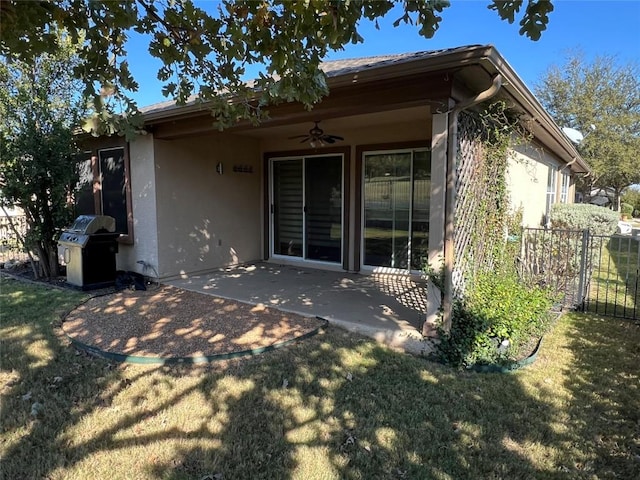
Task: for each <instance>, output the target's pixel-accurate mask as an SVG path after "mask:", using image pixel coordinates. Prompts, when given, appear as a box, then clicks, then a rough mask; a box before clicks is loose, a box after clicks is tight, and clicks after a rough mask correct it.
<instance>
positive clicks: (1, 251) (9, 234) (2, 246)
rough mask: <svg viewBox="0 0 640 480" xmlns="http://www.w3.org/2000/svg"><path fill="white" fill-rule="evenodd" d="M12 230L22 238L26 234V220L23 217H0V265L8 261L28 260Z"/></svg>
mask: <svg viewBox="0 0 640 480" xmlns="http://www.w3.org/2000/svg"><path fill="white" fill-rule="evenodd" d="M12 225H13V227H12ZM14 229H15V230H17V231H18V233H19V234H20V235H22V236H24V235H25V234H26V233H27V218H26V217H25V216H24V215H15V216H11V217H7V216H4V215H3V216H0V263H2V264H4V263H5V262H9V261H26V260H28V258H29V257H28V255H27V253H26V252H25V251H24V249H23V248H22V246H21V245H20V242H19V240H18V236H17V235H16V232H15V230H14Z"/></svg>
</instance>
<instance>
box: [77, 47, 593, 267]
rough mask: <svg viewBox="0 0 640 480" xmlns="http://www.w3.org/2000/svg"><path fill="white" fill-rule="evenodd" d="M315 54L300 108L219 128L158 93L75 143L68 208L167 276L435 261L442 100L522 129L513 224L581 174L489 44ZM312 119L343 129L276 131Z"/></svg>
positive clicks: (444, 231)
mask: <svg viewBox="0 0 640 480" xmlns="http://www.w3.org/2000/svg"><path fill="white" fill-rule="evenodd" d="M322 68H323V70H324V71H325V72H326V73H327V75H328V78H329V79H328V84H329V87H330V89H331V91H330V95H329V96H328V97H327V98H325V99H324V100H323V101H322V102H321V103H319V104H318V105H317V106H316V107H315V108H314V109H313V111H312V112H308V111H306V110H305V109H304V108H303V107H302V106H301V105H299V104H293V103H288V104H287V103H286V104H282V105H278V106H274V107H272V108H271V110H270V113H271V119H270V120H267V121H265V122H264V123H262V124H261V125H260V126H258V127H254V126H251V125H249V124H248V123H245V124H241V125H238V126H236V127H233V128H229V129H228V130H225V131H224V132H220V131H218V130H217V129H216V128H215V127H214V125H213V121H212V118H211V116H210V113H209V112H208V111H207V110H206V108H204V107H202V106H201V105H198V104H195V103H194V104H187V105H185V106H176V105H174V104H172V103H171V102H167V103H163V104H158V105H154V106H151V107H148V108H146V109H143V112H144V117H145V125H146V129H147V132H148V133H147V134H146V135H141V136H139V137H138V138H136V139H135V140H134V141H132V142H130V143H128V144H125V143H124V141H123V140H122V139H120V138H102V139H96V140H94V141H93V142H92V143H91V144H89V145H88V153H87V155H88V157H87V158H88V160H87V163H86V164H85V167H86V170H87V173H88V176H87V177H86V178H87V182H86V189H85V190H84V192H85V195H82V196H81V197H82V198H81V203H82V205H83V209H81V210H83V211H82V212H81V213H88V212H95V213H104V214H109V215H112V216H114V217H115V218H116V220H117V226H118V230H119V231H120V232H121V233H122V235H123V236H122V239H121V240H122V242H121V245H120V249H119V253H118V259H117V260H118V265H119V268H122V269H127V270H138V271H140V270H141V267H140V264H138V263H137V262H139V261H141V262H145V263H146V264H149V265H152V266H153V267H154V269H155V270H156V271H157V273H158V276H159V278H160V279H168V278H171V277H177V276H188V275H192V274H196V273H200V272H205V271H207V270H212V269H216V268H218V267H223V266H227V265H231V264H239V263H243V262H250V261H255V260H260V259H265V260H268V261H274V262H278V263H295V264H300V265H305V266H309V267H317V268H325V269H335V270H345V271H359V272H364V273H367V272H373V271H387V272H402V273H406V272H409V271H419V270H421V269H422V268H423V266H424V261H425V259H427V258H428V259H429V260H430V261H431V262H435V261H436V259H438V258H442V257H443V256H444V258H445V260H446V261H447V262H449V264H450V262H452V258H453V257H452V255H453V242H454V241H456V238H454V237H455V236H456V235H457V232H458V231H461V230H463V229H462V228H461V226H460V225H459V224H456V221H457V220H456V219H457V218H459V216H458V215H457V214H456V211H455V208H456V207H455V205H456V196H455V192H456V190H460V188H461V186H460V185H458V186H457V187H456V172H458V173H459V172H460V169H461V164H462V163H464V158H462V157H461V155H460V154H459V153H460V152H461V151H462V150H463V148H462V147H461V145H462V142H463V141H464V140H465V138H466V137H468V138H467V139H468V140H471V141H472V140H473V138H472V137H471V136H470V135H471V134H470V133H469V132H464V131H462V130H461V129H459V126H460V125H459V121H458V119H459V115H458V113H459V111H460V110H462V109H463V108H473V105H474V104H476V103H478V102H480V101H482V100H489V99H504V100H506V101H507V102H508V103H509V104H510V105H511V106H513V108H515V109H517V110H518V111H520V112H521V113H522V116H523V118H524V119H525V121H526V122H527V124H528V125H529V126H530V128H531V132H532V135H533V138H532V140H531V142H530V144H528V145H523V146H521V147H518V148H517V149H516V151H515V152H514V156H513V157H514V158H513V159H512V160H510V166H509V169H508V172H507V175H508V182H509V184H510V186H511V201H512V205H513V207H514V208H518V207H522V208H523V219H524V223H526V224H527V225H532V226H533V225H541V224H542V223H544V218H545V215H546V214H547V213H548V210H549V208H550V205H551V204H553V203H555V202H571V201H573V198H574V195H575V192H574V177H575V175H576V174H582V173H586V172H588V167H587V165H586V164H585V163H584V161H583V160H582V159H581V158H580V157H579V155H578V152H577V151H576V149H575V147H574V145H573V144H572V143H571V141H570V140H569V139H568V138H567V137H566V136H565V135H564V134H563V133H562V131H561V130H560V128H559V127H558V125H556V124H555V123H554V122H553V120H552V119H551V117H550V116H549V114H548V113H547V112H546V111H545V110H544V109H543V107H542V106H541V105H540V104H539V102H538V101H537V100H536V99H535V98H534V96H533V94H532V93H531V92H530V91H529V90H528V89H527V87H526V86H525V84H524V83H523V82H522V80H521V79H520V78H519V77H518V76H517V75H516V73H515V72H514V71H513V69H512V68H511V67H510V66H509V64H508V63H507V62H506V61H505V60H504V59H503V58H502V56H501V55H500V54H499V53H498V52H497V51H496V49H495V48H494V47H492V46H468V47H460V48H453V49H448V50H440V51H433V52H418V53H407V54H400V55H388V56H378V57H371V58H360V59H353V60H338V61H330V62H327V63H324V64H323V65H322ZM314 121H320V123H319V127H320V128H322V129H323V130H324V132H325V133H327V134H334V135H338V136H340V137H343V138H344V140H343V141H340V140H338V141H336V142H335V143H333V144H327V145H324V146H318V145H317V143H314V146H312V145H310V143H307V142H306V141H304V140H302V143H301V139H300V138H298V139H291V138H290V137H293V136H297V135H300V134H305V133H307V132H308V131H309V130H310V129H311V128H312V127H313V126H314ZM465 136H466V137H465ZM456 161H457V162H458V165H457V167H458V169H457V170H456ZM461 181H462V182H463V183H464V179H463V180H461ZM447 252H448V254H447Z"/></svg>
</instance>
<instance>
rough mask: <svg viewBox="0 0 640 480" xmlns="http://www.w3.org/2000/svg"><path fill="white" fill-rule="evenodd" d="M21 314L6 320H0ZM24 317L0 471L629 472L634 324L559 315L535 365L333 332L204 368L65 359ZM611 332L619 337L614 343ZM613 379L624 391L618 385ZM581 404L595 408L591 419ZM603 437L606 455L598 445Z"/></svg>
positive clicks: (54, 340) (70, 474) (46, 329)
mask: <svg viewBox="0 0 640 480" xmlns="http://www.w3.org/2000/svg"><path fill="white" fill-rule="evenodd" d="M54 297H55V296H54ZM56 298H57V297H56ZM56 298H51V299H49V301H48V303H49V304H50V305H51V311H59V310H60V308H61V307H59V306H58V305H59V304H57V303H56V302H57V301H61V300H60V299H57V300H56ZM62 303H64V302H62ZM13 308H16V309H20V308H22V307H21V306H20V305H13ZM27 321H28V319H27V318H26V317H24V316H22V317H20V319H19V320H15V321H14V319H11V320H10V322H4V321H3V326H2V328H3V332H9V333H11V332H12V331H13V330H12V329H13V328H18V327H19V326H20V325H21V324H23V323H24V322H27ZM31 322H33V323H34V324H33V326H32V327H33V328H32V329H31V330H30V331H28V332H27V333H25V334H23V335H22V337H21V339H16V338H11V339H10V340H9V341H8V342H7V346H3V352H2V359H3V365H2V368H3V370H5V371H9V372H13V373H12V375H13V377H14V380H13V381H12V382H11V385H10V386H8V387H5V389H3V392H2V395H3V404H2V418H3V432H2V435H3V436H5V438H8V441H4V442H3V443H1V444H0V449H2V450H1V451H2V457H3V463H2V469H1V470H0V471H1V472H2V474H3V475H4V478H24V479H29V478H89V477H94V478H100V477H108V478H113V479H118V478H150V479H151V478H164V479H172V480H177V479H198V480H199V479H202V478H206V477H207V476H209V477H210V478H212V479H214V478H224V479H245V478H246V479H260V478H264V479H267V478H268V479H273V478H278V479H293V478H305V479H313V478H336V479H337V478H341V479H357V478H389V479H396V478H397V479H405V478H406V479H409V478H412V479H414V478H419V479H423V478H443V479H444V478H518V479H527V478H530V479H538V478H550V479H555V478H558V479H560V478H567V477H568V476H570V477H571V478H582V477H584V478H589V477H590V476H591V475H605V474H609V472H611V471H613V472H617V473H620V472H622V473H624V474H629V475H630V476H628V477H627V478H633V477H634V474H637V473H640V469H639V467H640V463H638V462H636V463H633V459H632V454H633V453H634V452H632V451H631V450H632V449H633V448H634V447H633V443H632V440H630V439H632V438H633V428H637V427H638V423H637V422H636V420H638V412H639V411H640V408H638V407H639V405H638V387H637V385H638V377H637V375H638V369H637V367H635V366H634V365H633V362H632V359H633V357H635V358H637V356H636V355H633V352H634V351H635V352H636V353H637V345H638V344H640V338H639V337H640V336H639V335H638V334H637V332H634V331H631V330H629V331H626V330H622V331H615V332H609V334H611V338H609V337H608V336H607V331H606V327H604V326H603V325H601V323H600V321H599V320H597V319H594V318H593V317H581V316H577V315H573V316H571V317H570V320H567V321H566V322H561V328H560V330H562V329H563V328H564V329H565V330H567V332H562V331H561V332H560V335H559V336H558V339H556V340H553V338H552V339H550V340H549V341H548V342H546V343H545V349H543V351H542V352H541V354H540V356H539V361H538V363H536V364H534V366H532V367H529V368H528V369H526V370H522V371H519V372H517V373H515V374H510V375H487V374H474V373H470V372H458V371H453V370H451V369H449V368H447V367H444V366H441V365H437V364H433V363H429V362H426V361H424V360H422V359H418V358H413V357H409V356H407V355H404V354H398V353H394V352H392V351H390V350H388V349H386V348H384V347H381V346H378V345H376V344H375V343H372V342H370V341H368V340H362V339H360V338H359V337H357V336H355V335H353V334H349V333H346V332H343V331H341V330H338V329H329V331H328V332H327V333H326V334H324V335H320V336H317V337H313V338H312V339H309V340H307V341H304V342H301V343H298V344H295V345H293V346H291V347H290V348H285V349H282V350H279V351H275V352H270V353H269V354H265V355H261V356H259V357H255V358H250V359H244V360H237V361H230V362H224V363H220V364H216V365H212V366H208V367H195V366H174V367H157V368H153V369H150V368H143V367H131V366H130V367H122V366H120V367H116V368H112V367H111V366H110V365H109V364H108V363H106V362H104V361H102V360H98V359H93V358H88V357H85V356H76V355H75V353H74V351H73V350H72V349H71V348H69V347H68V346H67V345H66V342H64V341H62V340H61V339H60V338H58V337H55V336H54V335H52V334H51V333H50V330H51V329H50V326H49V322H48V321H47V320H42V319H41V321H40V322H39V323H37V322H35V319H32V320H31ZM31 322H29V323H31ZM13 324H16V325H15V327H14V326H12V325H13ZM628 325H629V328H630V327H631V326H632V325H630V324H628ZM13 333H14V334H15V335H17V333H16V332H13ZM566 333H568V334H570V335H571V337H572V339H571V340H570V344H569V345H567V344H566V343H563V342H566V340H567V338H568V337H567V336H566V335H565V334H566ZM620 335H622V336H623V337H625V338H628V340H625V341H623V342H622V343H619V344H616V340H615V339H618V338H619V336H620ZM16 340H19V341H16ZM634 341H635V343H634ZM39 342H44V344H43V345H42V346H43V347H45V346H46V348H47V349H48V350H49V351H51V355H50V356H49V357H48V358H47V359H46V360H43V359H41V358H39V357H38V356H37V355H35V356H34V355H32V354H31V353H30V352H32V351H33V348H34V345H35V344H38V343H39ZM14 343H15V344H14ZM634 345H635V346H634ZM634 348H635V350H633V349H634ZM612 349H613V350H612ZM625 349H628V350H626V353H627V354H628V356H629V357H630V358H629V360H628V361H626V360H625V361H624V362H623V363H622V364H621V365H622V367H623V368H622V369H619V368H617V367H616V368H612V369H609V370H607V365H608V363H607V362H606V361H605V357H606V354H607V352H608V353H609V354H611V353H612V351H613V352H616V353H619V354H620V355H622V354H624V350H625ZM545 350H546V353H545ZM550 354H553V355H554V356H555V355H559V356H560V357H561V358H551V357H550V356H549V355H550ZM5 362H7V363H6V364H5ZM56 376H62V378H63V380H62V381H56V380H54V379H55V377H56ZM610 377H611V378H610ZM625 381H628V382H635V387H634V388H633V389H628V390H627V391H626V392H622V391H620V389H621V384H624V382H625ZM51 385H54V387H52V386H51ZM56 385H57V386H56ZM35 386H38V387H37V388H38V390H37V391H32V393H33V394H34V396H33V399H34V400H35V399H36V397H37V399H38V401H40V402H41V403H43V405H44V406H45V415H44V416H43V417H42V418H41V419H40V420H32V419H31V418H30V417H29V409H30V403H31V402H30V401H28V402H27V401H24V400H22V396H23V395H25V394H26V393H27V391H26V390H27V389H28V388H35ZM616 389H617V390H616ZM609 390H614V391H613V392H610V391H609ZM607 396H608V397H609V398H610V399H611V402H612V403H609V401H608V400H607V399H605V397H607ZM592 406H593V407H594V408H595V410H592ZM112 410H115V411H117V415H116V416H111V415H110V414H109V412H110V411H112ZM594 411H595V412H597V415H600V416H601V417H603V418H604V419H598V418H595V419H594V418H593V416H594ZM17 412H18V413H17ZM625 417H626V418H625ZM91 418H92V419H93V423H90V422H89V421H88V419H91ZM5 419H16V420H15V421H14V420H12V423H9V424H8V423H5ZM634 422H635V423H634ZM592 424H595V425H596V426H598V427H602V428H600V430H599V432H600V435H601V437H602V441H603V444H602V445H600V444H598V443H597V439H591V437H590V436H591V432H592V430H591V425H592ZM87 427H89V428H87ZM92 429H93V430H92ZM603 432H604V433H603ZM609 432H610V433H609ZM615 432H619V433H615ZM10 435H14V436H13V437H11V436H10ZM636 437H637V431H636ZM614 444H615V445H617V448H618V451H616V450H610V451H611V452H612V453H611V454H610V455H607V452H606V451H605V450H606V449H607V448H608V447H611V446H613V445H614ZM635 453H638V452H635ZM600 456H602V458H603V460H602V461H600V460H599V457H600ZM83 475H84V477H83ZM216 475H218V476H217V477H216Z"/></svg>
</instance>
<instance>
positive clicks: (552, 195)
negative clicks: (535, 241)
mask: <svg viewBox="0 0 640 480" xmlns="http://www.w3.org/2000/svg"><path fill="white" fill-rule="evenodd" d="M557 188H558V168H557V167H555V166H553V165H549V172H548V173H547V205H546V208H545V219H546V221H545V223H549V214H550V213H551V205H553V204H554V203H556V190H557Z"/></svg>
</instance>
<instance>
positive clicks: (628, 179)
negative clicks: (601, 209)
mask: <svg viewBox="0 0 640 480" xmlns="http://www.w3.org/2000/svg"><path fill="white" fill-rule="evenodd" d="M535 92H536V94H537V96H538V98H539V99H540V101H541V102H542V104H543V105H544V106H545V108H546V109H547V110H548V111H549V113H550V114H551V115H552V116H553V117H554V118H555V120H556V122H557V123H558V124H559V125H561V126H565V127H571V128H576V129H578V130H581V131H582V132H584V133H585V134H586V132H588V131H589V130H590V125H594V126H595V130H593V131H591V132H590V133H589V134H588V135H586V136H585V138H584V140H583V141H582V142H581V143H580V144H579V145H578V150H579V152H580V154H581V155H582V156H583V158H584V159H585V160H586V161H587V162H588V163H589V164H590V165H591V167H592V169H593V174H592V175H590V176H587V177H586V178H584V179H583V181H582V182H581V184H582V185H581V188H582V189H583V193H584V194H586V195H588V194H589V193H590V191H591V189H593V188H600V189H603V191H607V190H610V191H612V192H613V198H611V201H612V204H613V205H616V206H619V199H620V195H621V194H622V192H623V191H624V190H625V189H626V188H627V187H629V186H630V185H632V184H634V183H640V156H638V151H640V70H639V68H638V66H637V65H636V64H627V65H619V63H618V62H617V61H616V58H615V57H613V56H600V57H597V58H595V59H594V60H593V62H592V63H590V64H589V63H586V61H585V59H584V56H583V55H582V54H580V53H578V54H573V55H571V56H569V57H568V60H567V62H566V63H565V65H563V66H560V67H559V66H552V67H551V68H549V70H548V71H547V72H546V74H545V76H544V78H543V79H542V80H541V82H540V83H539V84H538V85H537V86H536V88H535ZM605 189H606V190H605Z"/></svg>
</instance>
